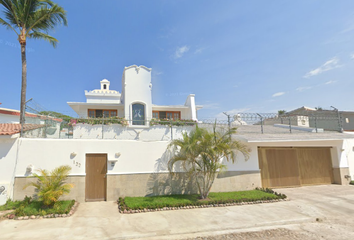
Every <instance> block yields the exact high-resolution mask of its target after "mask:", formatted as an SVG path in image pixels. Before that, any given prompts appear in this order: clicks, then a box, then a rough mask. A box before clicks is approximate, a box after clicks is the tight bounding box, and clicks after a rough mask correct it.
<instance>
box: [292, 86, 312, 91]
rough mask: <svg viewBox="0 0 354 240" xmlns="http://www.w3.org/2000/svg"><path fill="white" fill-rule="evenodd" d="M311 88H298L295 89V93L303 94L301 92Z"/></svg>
mask: <svg viewBox="0 0 354 240" xmlns="http://www.w3.org/2000/svg"><path fill="white" fill-rule="evenodd" d="M311 88H312V87H298V88H296V91H299V92H303V91H306V90H309V89H311Z"/></svg>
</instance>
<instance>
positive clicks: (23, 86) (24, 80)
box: [20, 42, 27, 137]
mask: <svg viewBox="0 0 354 240" xmlns="http://www.w3.org/2000/svg"><path fill="white" fill-rule="evenodd" d="M21 60H22V84H21V108H20V124H21V133H20V137H23V127H24V124H25V111H26V88H27V60H26V42H24V43H23V42H22V43H21Z"/></svg>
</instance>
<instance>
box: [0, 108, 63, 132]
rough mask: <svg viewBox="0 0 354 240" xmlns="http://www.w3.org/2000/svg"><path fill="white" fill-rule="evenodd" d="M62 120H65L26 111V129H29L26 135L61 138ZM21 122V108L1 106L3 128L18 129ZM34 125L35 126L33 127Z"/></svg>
mask: <svg viewBox="0 0 354 240" xmlns="http://www.w3.org/2000/svg"><path fill="white" fill-rule="evenodd" d="M62 121H63V120H62V119H60V118H55V117H51V116H45V115H40V114H34V113H29V112H26V113H25V127H24V130H25V131H27V133H26V135H25V137H34V136H42V137H48V138H57V137H58V138H59V131H60V124H61V122H62ZM19 123H20V111H19V110H14V109H8V108H0V124H2V128H3V129H5V127H6V129H8V128H9V129H10V128H11V129H12V130H14V129H17V128H18V126H19ZM4 124H5V125H4ZM11 124H12V125H11ZM26 126H27V127H26ZM34 126H35V128H33V127H34ZM34 129H36V131H33V130H34ZM29 130H31V131H29ZM0 135H1V129H0ZM3 135H4V134H3Z"/></svg>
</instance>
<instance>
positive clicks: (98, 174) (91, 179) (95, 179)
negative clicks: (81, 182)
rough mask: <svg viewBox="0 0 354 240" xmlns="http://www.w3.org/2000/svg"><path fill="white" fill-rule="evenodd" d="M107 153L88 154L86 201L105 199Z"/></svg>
mask: <svg viewBox="0 0 354 240" xmlns="http://www.w3.org/2000/svg"><path fill="white" fill-rule="evenodd" d="M106 175H107V154H86V181H85V182H86V184H85V185H86V186H85V199H86V201H105V200H106V185H107V177H106Z"/></svg>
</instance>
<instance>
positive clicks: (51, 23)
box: [0, 0, 67, 137]
mask: <svg viewBox="0 0 354 240" xmlns="http://www.w3.org/2000/svg"><path fill="white" fill-rule="evenodd" d="M0 6H2V7H3V13H4V15H5V19H6V20H7V21H5V20H4V19H3V18H0V25H3V26H5V27H6V28H8V29H10V30H13V31H14V32H15V33H16V35H17V36H18V41H19V43H20V45H21V60H22V84H21V109H20V124H21V126H22V129H23V124H24V123H25V110H26V109H25V108H26V106H25V104H26V88H27V61H26V42H27V38H33V39H43V40H46V41H48V42H49V43H50V44H52V45H53V47H56V44H57V43H58V40H57V39H55V38H54V37H52V36H50V35H48V33H47V32H48V30H51V29H54V28H55V27H56V26H57V25H59V24H64V25H65V26H66V25H67V20H66V12H65V11H64V9H63V8H62V7H60V6H58V5H57V4H54V3H53V2H52V1H50V0H0ZM22 136H23V132H22V131H21V137H22Z"/></svg>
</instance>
